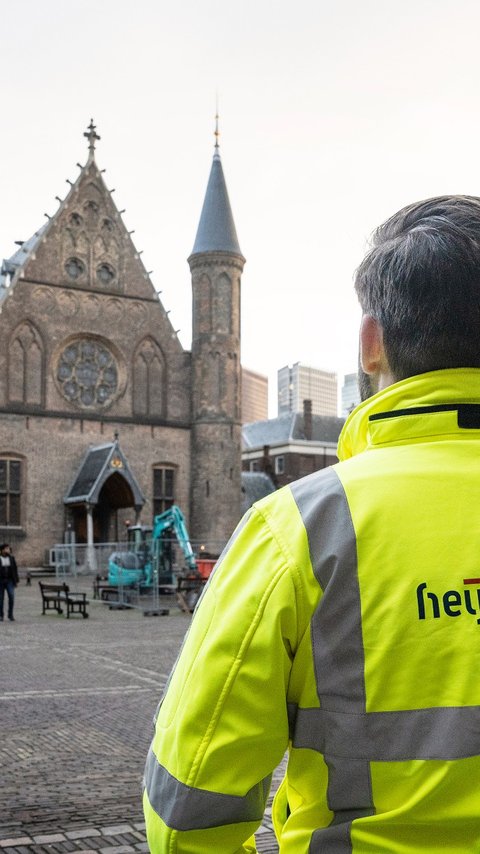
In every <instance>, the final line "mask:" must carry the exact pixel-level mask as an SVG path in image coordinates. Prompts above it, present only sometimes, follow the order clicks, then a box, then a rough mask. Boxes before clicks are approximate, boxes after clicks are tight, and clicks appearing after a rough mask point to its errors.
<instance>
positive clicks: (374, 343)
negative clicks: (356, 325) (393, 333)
mask: <svg viewBox="0 0 480 854" xmlns="http://www.w3.org/2000/svg"><path fill="white" fill-rule="evenodd" d="M385 362H386V357H385V350H384V347H383V330H382V327H381V326H380V324H379V322H378V320H375V318H374V317H372V315H371V314H364V315H363V317H362V322H361V324H360V364H361V366H362V369H363V370H364V371H365V373H366V374H368V375H369V376H378V375H379V374H380V373H382V371H383V370H384V368H385Z"/></svg>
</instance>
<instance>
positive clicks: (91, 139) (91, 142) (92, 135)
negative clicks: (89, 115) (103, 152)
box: [83, 119, 101, 156]
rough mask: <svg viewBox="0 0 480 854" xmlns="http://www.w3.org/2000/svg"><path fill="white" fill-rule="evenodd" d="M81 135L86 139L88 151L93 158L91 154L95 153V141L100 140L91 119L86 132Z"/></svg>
mask: <svg viewBox="0 0 480 854" xmlns="http://www.w3.org/2000/svg"><path fill="white" fill-rule="evenodd" d="M83 135H84V136H86V137H87V139H88V150H89V152H90V154H91V155H92V156H93V152H94V151H95V140H97V139H100V138H101V137H99V135H98V133H97V129H96V127H95V125H94V124H93V119H90V124H89V126H88V128H87V130H86V132H85V133H84V134H83Z"/></svg>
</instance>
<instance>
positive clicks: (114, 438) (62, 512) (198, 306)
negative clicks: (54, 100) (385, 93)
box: [0, 122, 245, 566]
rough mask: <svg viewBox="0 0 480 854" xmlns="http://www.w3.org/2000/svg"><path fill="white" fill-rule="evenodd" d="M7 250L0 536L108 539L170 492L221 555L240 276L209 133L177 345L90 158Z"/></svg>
mask: <svg viewBox="0 0 480 854" xmlns="http://www.w3.org/2000/svg"><path fill="white" fill-rule="evenodd" d="M85 136H86V137H87V139H88V146H89V152H88V159H87V162H86V163H85V165H84V166H83V168H81V170H80V174H79V176H78V178H77V180H76V181H75V183H73V184H72V185H71V188H70V191H69V192H68V195H67V197H66V198H65V199H64V200H63V201H61V202H60V205H59V208H58V210H57V212H56V213H55V215H54V216H53V217H51V218H50V219H49V220H48V221H47V223H46V224H45V225H44V226H43V227H42V228H41V229H40V230H39V231H37V232H36V234H35V235H34V236H33V237H32V238H31V239H30V240H28V241H26V242H24V243H22V244H21V245H20V246H19V249H18V251H17V252H16V253H15V254H14V255H13V256H12V257H11V258H10V259H9V260H7V261H4V262H3V266H2V278H1V286H0V538H1V539H4V540H8V541H10V542H11V543H13V544H14V546H15V550H16V554H17V559H18V560H19V561H20V563H23V564H24V565H30V566H35V565H39V564H41V563H42V562H43V561H44V555H45V550H46V549H48V548H49V547H51V546H52V545H53V544H54V543H58V542H62V540H63V537H64V532H65V530H66V529H67V528H68V529H73V530H74V531H75V535H76V540H77V542H80V543H81V542H87V541H88V540H90V541H91V540H92V539H93V540H95V541H96V542H107V541H111V540H116V539H117V538H118V535H119V531H121V530H122V527H123V522H124V521H125V519H126V518H127V517H128V518H130V519H132V518H137V519H138V518H141V521H142V522H144V523H149V522H151V519H152V516H153V515H154V514H155V513H158V512H160V511H161V510H163V509H165V508H166V507H167V506H169V505H170V504H171V503H172V502H175V503H177V504H178V505H179V506H180V507H181V508H182V510H183V511H184V513H185V515H186V517H187V522H188V526H189V530H190V535H191V538H192V540H193V541H194V542H196V543H203V544H204V545H205V547H206V549H207V550H208V551H210V552H218V551H219V549H221V548H222V546H223V544H224V543H225V541H226V540H227V538H228V536H229V535H230V533H231V532H232V530H233V528H234V526H235V525H236V523H237V522H238V519H239V517H240V501H241V484H240V478H241V449H240V444H241V413H240V371H241V368H240V280H241V274H242V270H243V265H244V261H245V259H244V258H243V256H242V253H241V251H240V247H239V244H238V240H237V236H236V231H235V225H234V221H233V217H232V213H231V208H230V203H229V200H228V194H227V189H226V185H225V179H224V175H223V169H222V164H221V160H220V156H219V151H218V137H217V143H216V146H215V153H214V157H213V164H212V169H211V173H210V178H209V182H208V186H207V191H206V196H205V200H204V205H203V209H202V213H201V217H200V223H199V227H198V232H197V236H196V240H195V243H194V248H193V251H192V253H191V255H190V257H189V259H188V262H189V265H190V269H191V276H192V289H193V337H192V350H191V352H187V351H185V350H184V349H183V348H182V346H181V344H180V342H179V340H178V338H177V335H176V333H175V330H174V329H173V327H172V325H171V323H170V320H169V318H168V315H167V313H166V311H165V310H164V307H163V305H162V303H161V301H160V299H159V296H158V294H157V293H156V291H155V290H154V287H153V285H152V283H151V281H150V278H149V275H148V272H147V271H146V269H145V267H144V265H143V263H142V260H141V258H140V256H139V253H138V252H137V251H136V249H135V246H134V244H133V242H132V239H131V236H130V234H129V233H128V232H127V229H126V227H125V225H124V223H123V221H122V216H121V213H120V212H119V211H118V210H117V209H116V207H115V205H114V203H113V200H112V195H111V193H110V192H109V190H108V189H107V187H106V186H105V183H104V180H103V177H102V174H101V171H100V170H99V168H98V166H97V164H96V160H95V143H96V141H97V140H98V139H99V137H98V136H97V134H96V132H95V127H94V125H93V122H92V123H91V124H90V127H89V129H88V131H87V133H86V134H85Z"/></svg>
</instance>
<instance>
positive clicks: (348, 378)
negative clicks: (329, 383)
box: [342, 373, 360, 418]
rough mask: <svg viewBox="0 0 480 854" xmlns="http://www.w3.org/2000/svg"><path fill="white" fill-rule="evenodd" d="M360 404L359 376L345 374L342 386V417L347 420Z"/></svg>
mask: <svg viewBox="0 0 480 854" xmlns="http://www.w3.org/2000/svg"><path fill="white" fill-rule="evenodd" d="M359 403H360V391H359V389H358V376H357V374H356V373H354V374H345V376H344V378H343V386H342V417H343V418H346V417H347V415H349V414H350V412H351V411H352V409H355V407H356V406H358V404H359Z"/></svg>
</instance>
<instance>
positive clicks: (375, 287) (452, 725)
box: [144, 196, 480, 854]
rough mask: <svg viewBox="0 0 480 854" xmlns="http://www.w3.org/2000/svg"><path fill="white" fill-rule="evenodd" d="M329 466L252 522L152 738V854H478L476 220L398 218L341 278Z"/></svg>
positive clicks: (458, 213)
mask: <svg viewBox="0 0 480 854" xmlns="http://www.w3.org/2000/svg"><path fill="white" fill-rule="evenodd" d="M356 289H357V293H358V296H359V299H360V303H361V306H362V310H363V319H362V324H361V330H360V361H361V370H360V380H361V388H362V397H363V403H361V404H360V406H358V407H357V408H356V409H355V410H354V411H353V413H352V414H351V416H350V417H349V418H348V419H347V421H346V423H345V427H344V429H343V431H342V434H341V437H340V442H339V450H338V454H339V459H340V463H339V464H337V465H336V466H333V467H331V468H328V469H324V470H322V471H319V472H317V473H315V474H313V475H310V476H309V477H307V478H304V479H302V480H300V481H297V482H296V483H294V484H292V485H291V486H289V487H286V488H284V489H282V490H279V491H278V492H276V493H274V494H273V495H271V496H269V497H268V498H266V499H264V500H263V501H261V502H259V503H258V504H257V505H255V506H254V507H253V508H252V510H251V511H250V512H249V514H247V516H246V517H245V518H244V519H243V520H242V522H241V523H240V525H239V526H238V528H237V530H236V531H235V533H234V535H233V538H232V540H231V542H230V544H229V546H228V548H227V550H226V552H225V554H224V555H223V556H222V558H221V559H220V561H219V563H218V565H217V567H216V569H215V571H214V573H213V575H212V577H211V580H210V582H209V584H208V586H207V588H206V590H205V593H204V596H203V597H202V601H201V603H200V606H199V607H198V609H197V612H196V613H195V616H194V618H193V621H192V625H191V628H190V630H189V633H188V635H187V638H186V641H185V643H184V646H183V649H182V652H181V654H180V656H179V659H178V662H177V664H176V667H175V669H174V672H173V674H172V677H171V679H170V681H169V685H168V686H167V689H166V691H165V694H164V697H163V701H162V703H161V705H160V707H159V710H158V713H157V717H156V730H155V736H154V739H153V742H152V746H151V750H150V753H149V756H148V759H147V765H146V770H145V792H144V803H145V816H146V822H147V835H148V841H149V845H150V849H151V851H152V852H154V854H164V852H165V854H167V852H168V854H174V853H175V852H182V854H183V852H185V854H187V852H189V853H190V852H191V854H227V852H228V854H234V852H254V851H255V850H256V848H255V840H254V832H255V830H256V829H257V828H258V826H259V824H260V822H261V820H262V816H263V811H264V807H265V801H266V798H267V795H268V791H269V785H270V778H271V774H272V771H273V769H274V768H275V767H276V766H277V764H278V763H279V762H280V760H281V759H282V756H283V755H284V752H285V750H286V749H287V748H288V751H289V759H288V767H287V772H286V776H285V779H284V782H283V784H282V786H281V787H280V789H279V791H278V793H277V795H276V798H275V802H274V821H275V829H276V834H277V838H278V842H279V849H280V852H281V854H304V852H305V854H306V852H309V854H317V852H318V853H319V854H320V852H322V854H323V852H326V854H330V852H332V854H349V852H353V854H386V852H394V854H407V852H408V854H416V852H419V851H422V852H429V854H437V852H439V851H445V852H451V854H453V852H480V199H477V198H472V197H465V196H456V197H442V198H438V199H431V200H427V201H425V202H421V203H418V204H414V205H412V206H410V207H408V208H406V209H404V210H402V211H400V212H399V213H398V214H396V215H395V216H393V217H392V218H391V219H390V220H388V221H387V222H386V223H385V224H384V225H383V226H382V227H381V228H380V229H379V230H378V231H377V232H376V234H375V238H374V242H373V248H372V249H371V251H370V253H369V254H368V255H367V257H366V258H365V260H364V261H363V263H362V264H361V266H360V268H359V270H358V271H357V275H356Z"/></svg>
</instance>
